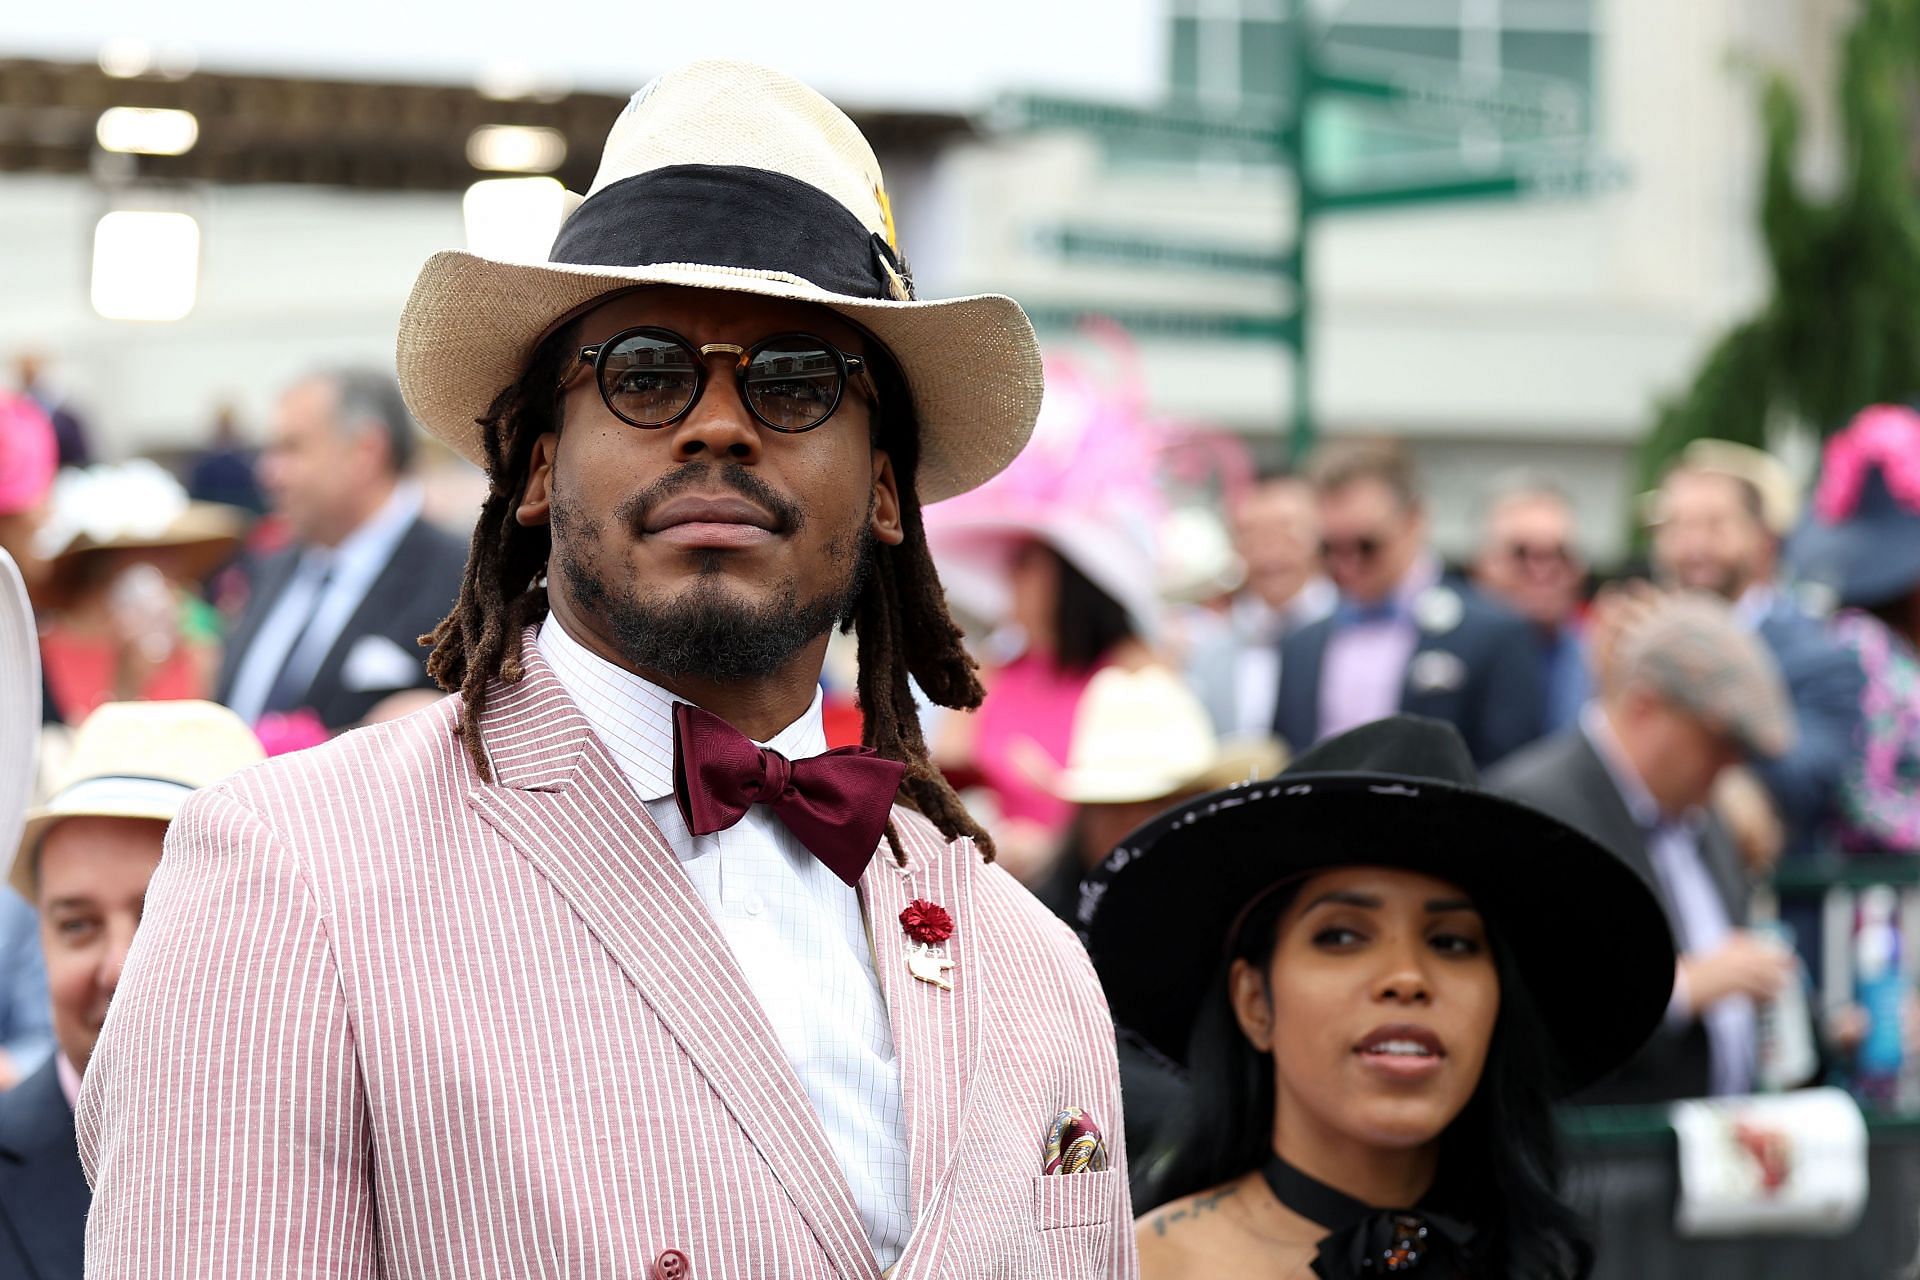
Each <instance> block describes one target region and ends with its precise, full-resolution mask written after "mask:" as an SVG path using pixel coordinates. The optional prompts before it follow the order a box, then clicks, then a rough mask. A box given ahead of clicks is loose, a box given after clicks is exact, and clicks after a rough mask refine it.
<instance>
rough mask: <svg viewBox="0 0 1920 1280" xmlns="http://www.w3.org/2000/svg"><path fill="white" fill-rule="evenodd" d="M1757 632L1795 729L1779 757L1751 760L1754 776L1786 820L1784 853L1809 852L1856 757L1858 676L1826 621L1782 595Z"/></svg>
mask: <svg viewBox="0 0 1920 1280" xmlns="http://www.w3.org/2000/svg"><path fill="white" fill-rule="evenodd" d="M1758 634H1759V636H1760V639H1761V641H1762V642H1763V643H1764V644H1765V645H1766V646H1767V648H1768V649H1769V650H1770V651H1771V652H1772V653H1773V659H1774V661H1775V662H1776V663H1778V664H1779V666H1780V677H1781V679H1782V680H1784V681H1785V682H1786V686H1787V696H1788V697H1789V698H1790V699H1792V701H1793V716H1794V721H1795V724H1796V726H1797V729H1798V732H1797V733H1796V734H1795V735H1794V741H1793V747H1792V748H1791V749H1790V750H1789V751H1788V752H1787V753H1786V754H1785V755H1783V756H1781V757H1780V758H1779V759H1778V760H1767V761H1757V762H1756V763H1755V765H1754V772H1755V773H1757V774H1758V775H1759V777H1760V780H1761V782H1763V783H1765V784H1766V787H1767V790H1768V792H1769V793H1771V794H1772V796H1773V801H1774V804H1775V805H1776V806H1778V808H1779V810H1780V816H1781V817H1782V818H1783V819H1784V820H1785V822H1786V826H1787V853H1788V855H1789V856H1796V855H1800V854H1806V853H1812V852H1816V851H1817V850H1818V847H1819V838H1820V835H1821V833H1822V831H1823V829H1824V828H1825V826H1826V824H1827V823H1828V821H1829V820H1830V819H1831V818H1832V817H1833V815H1834V806H1835V804H1836V803H1837V801H1838V798H1839V794H1840V783H1841V780H1842V778H1843V777H1844V776H1845V774H1846V772H1847V770H1848V768H1849V767H1851V766H1852V764H1853V762H1854V761H1855V760H1856V759H1857V758H1858V753H1859V749H1860V695H1861V692H1862V689H1863V686H1864V684H1865V681H1866V677H1865V676H1864V674H1863V673H1862V672H1861V670H1860V665H1859V663H1857V662H1855V661H1854V659H1853V657H1852V655H1850V654H1849V653H1848V652H1847V651H1846V650H1845V649H1842V648H1841V647H1840V646H1839V645H1837V644H1835V643H1833V641H1832V640H1831V639H1830V638H1829V637H1828V635H1827V628H1826V624H1825V623H1823V622H1822V621H1820V619H1818V618H1815V617H1812V616H1811V615H1809V614H1807V613H1805V612H1803V611H1802V610H1801V609H1800V607H1799V606H1798V605H1796V604H1794V603H1793V601H1791V600H1790V599H1788V598H1787V597H1786V596H1784V595H1782V596H1780V597H1778V598H1776V599H1775V600H1774V602H1773V607H1772V608H1771V609H1769V610H1768V611H1767V613H1766V616H1765V617H1764V618H1762V619H1761V620H1760V626H1759V628H1758Z"/></svg>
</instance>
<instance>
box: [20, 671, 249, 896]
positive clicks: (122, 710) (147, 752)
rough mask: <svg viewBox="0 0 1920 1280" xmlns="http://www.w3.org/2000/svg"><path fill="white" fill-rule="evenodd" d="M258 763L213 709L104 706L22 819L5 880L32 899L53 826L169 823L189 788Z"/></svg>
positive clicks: (238, 731)
mask: <svg viewBox="0 0 1920 1280" xmlns="http://www.w3.org/2000/svg"><path fill="white" fill-rule="evenodd" d="M264 759H266V753H265V752H264V751H262V750H261V749H260V741H259V739H257V738H255V737H254V736H253V731H252V730H251V729H249V728H247V725H246V722H245V721H243V720H242V719H240V717H239V716H236V715H235V714H233V712H231V711H229V710H227V709H226V708H225V707H222V706H219V705H217V704H215V703H212V702H197V701H191V700H183V701H178V702H108V703H104V704H102V705H101V706H100V707H99V708H98V709H97V710H95V711H94V713H93V714H92V715H90V716H88V717H87V718H86V719H85V720H84V721H83V722H81V725H80V728H79V730H78V731H77V732H76V733H75V734H74V737H73V748H72V750H71V751H70V752H69V753H68V756H67V760H66V764H65V767H64V768H62V769H61V771H60V777H59V779H58V781H57V782H56V783H55V785H54V788H53V795H52V796H51V797H50V798H49V799H48V800H47V802H46V803H45V804H42V805H40V806H38V807H37V808H35V809H33V810H31V811H30V812H29V813H28V814H27V823H26V829H25V830H24V831H22V832H21V835H20V839H19V843H18V844H17V846H16V852H15V854H14V858H13V868H12V870H11V872H10V873H9V875H8V881H9V882H10V883H11V884H12V885H13V887H14V888H15V889H17V890H19V892H20V893H21V895H22V896H25V897H28V898H31V897H32V896H33V885H34V877H35V871H36V864H37V861H38V856H39V847H40V842H41V840H43V839H44V838H45V837H46V834H47V831H48V829H49V828H51V827H52V826H53V825H54V824H55V823H57V822H60V821H62V820H64V819H67V818H80V817H100V818H150V819H152V820H154V821H156V822H172V821H173V820H174V818H175V817H177V816H179V813H180V806H181V805H183V804H185V803H186V799H187V797H188V796H189V795H191V794H192V793H193V792H194V791H195V790H197V789H198V788H200V787H205V786H210V785H211V784H213V783H215V782H218V781H220V780H221V779H222V778H224V777H226V776H227V775H228V774H230V773H233V772H235V771H236V770H239V769H244V768H246V767H247V766H248V765H250V764H255V763H258V762H259V761H261V760H264Z"/></svg>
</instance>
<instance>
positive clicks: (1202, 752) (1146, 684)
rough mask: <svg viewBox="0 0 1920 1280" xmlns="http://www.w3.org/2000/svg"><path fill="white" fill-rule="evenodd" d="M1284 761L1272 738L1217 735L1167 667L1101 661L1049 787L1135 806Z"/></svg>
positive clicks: (1079, 800) (1065, 795) (1070, 796)
mask: <svg viewBox="0 0 1920 1280" xmlns="http://www.w3.org/2000/svg"><path fill="white" fill-rule="evenodd" d="M1286 762H1287V758H1286V752H1285V751H1284V750H1283V749H1282V748H1281V746H1280V744H1279V743H1278V742H1276V741H1274V740H1273V739H1271V738H1258V739H1255V738H1235V739H1230V740H1228V741H1225V742H1223V741H1221V740H1220V739H1219V738H1217V737H1216V736H1215V735H1214V732H1213V722H1212V720H1211V719H1210V718H1209V717H1208V715H1207V710H1206V708H1205V707H1204V706H1202V705H1201V703H1200V700H1199V699H1198V698H1196V697H1195V696H1194V695H1193V694H1192V693H1191V692H1190V691H1189V690H1188V689H1187V687H1186V685H1185V684H1184V683H1182V681H1181V680H1180V677H1179V676H1177V675H1175V674H1174V673H1173V672H1172V671H1170V670H1168V669H1167V668H1165V667H1159V666H1149V667H1142V668H1141V669H1140V670H1138V671H1127V670H1124V669H1122V668H1120V667H1105V668H1102V669H1101V670H1100V671H1098V672H1096V673H1095V675H1094V677H1093V679H1092V680H1091V681H1090V682H1089V683H1088V685H1087V690H1086V692H1085V693H1084V694H1082V695H1081V697H1080V706H1079V709H1078V710H1077V711H1076V712H1075V713H1074V718H1073V741H1072V744H1071V745H1070V746H1069V747H1068V749H1067V765H1066V768H1065V769H1062V770H1061V771H1060V773H1059V775H1058V776H1057V777H1056V778H1054V779H1053V780H1052V781H1051V782H1050V783H1049V784H1048V786H1047V789H1048V790H1049V791H1051V792H1052V793H1053V794H1054V795H1055V796H1057V797H1059V798H1060V799H1062V800H1065V801H1067V802H1068V803H1070V804H1080V805H1086V804H1137V803H1140V802H1143V801H1148V800H1160V799H1164V798H1166V797H1168V796H1172V795H1176V794H1178V793H1180V792H1182V791H1188V790H1199V791H1211V790H1213V789H1214V788H1216V787H1227V786H1232V785H1234V784H1235V783H1239V782H1247V781H1251V780H1252V779H1255V778H1264V777H1267V776H1269V775H1271V774H1273V773H1276V772H1278V771H1279V770H1280V768H1281V767H1282V766H1284V765H1285V764H1286Z"/></svg>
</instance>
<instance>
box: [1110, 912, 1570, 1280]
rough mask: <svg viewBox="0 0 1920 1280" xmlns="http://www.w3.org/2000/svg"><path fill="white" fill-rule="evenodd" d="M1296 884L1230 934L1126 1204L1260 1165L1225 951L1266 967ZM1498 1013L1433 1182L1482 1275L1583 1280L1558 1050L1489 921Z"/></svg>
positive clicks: (1263, 1087)
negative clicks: (1177, 1100)
mask: <svg viewBox="0 0 1920 1280" xmlns="http://www.w3.org/2000/svg"><path fill="white" fill-rule="evenodd" d="M1301 883H1303V882H1295V883H1294V884H1292V885H1289V886H1286V887H1283V888H1281V889H1278V890H1275V891H1274V892H1272V893H1270V894H1269V895H1268V896H1267V897H1266V898H1265V899H1262V900H1261V901H1259V902H1257V903H1255V904H1254V905H1253V907H1252V908H1251V909H1250V910H1249V911H1248V912H1247V915H1246V919H1245V920H1244V921H1243V922H1242V923H1241V926H1240V928H1239V930H1238V931H1237V933H1236V934H1235V936H1234V940H1233V943H1232V945H1231V947H1230V948H1229V952H1228V955H1227V957H1226V959H1225V960H1223V961H1222V963H1221V966H1220V971H1219V973H1218V974H1217V975H1216V977H1215V980H1214V982H1213V985H1212V987H1211V989H1210V990H1209V991H1208V993H1207V997H1206V999H1205V1002H1204V1003H1203V1004H1202V1005H1201V1008H1200V1011H1199V1014H1198V1017H1197V1018H1196V1020H1195V1022H1194V1028H1193V1035H1192V1039H1191V1041H1190V1043H1189V1048H1188V1057H1187V1062H1188V1071H1187V1086H1188V1087H1187V1091H1186V1095H1185V1098H1184V1100H1183V1102H1182V1103H1181V1105H1180V1107H1179V1108H1178V1109H1177V1110H1176V1111H1175V1112H1174V1113H1173V1115H1172V1116H1171V1117H1170V1118H1169V1121H1168V1124H1167V1127H1166V1128H1165V1129H1164V1130H1163V1131H1162V1136H1161V1137H1160V1138H1159V1139H1158V1140H1157V1142H1156V1143H1155V1146H1154V1149H1153V1150H1152V1151H1151V1152H1149V1153H1148V1154H1147V1156H1146V1158H1145V1159H1144V1160H1142V1161H1141V1162H1140V1165H1139V1172H1138V1175H1137V1177H1136V1183H1137V1185H1136V1187H1135V1192H1134V1203H1135V1208H1136V1210H1140V1211H1144V1210H1146V1209H1150V1208H1153V1207H1155V1206H1158V1205H1161V1204H1165V1203H1166V1202H1167V1201H1169V1200H1176V1199H1178V1198H1180V1197H1181V1196H1185V1195H1191V1194H1192V1193H1194V1192H1196V1191H1204V1190H1206V1189H1208V1188H1210V1187H1215V1186H1218V1185H1220V1184H1221V1183H1223V1182H1229V1181H1231V1180H1233V1179H1234V1178H1237V1177H1239V1176H1241V1175H1242V1174H1245V1173H1247V1172H1249V1171H1250V1170H1253V1169H1258V1168H1259V1167H1260V1166H1261V1165H1263V1164H1264V1163H1266V1160H1267V1157H1268V1155H1269V1154H1270V1153H1271V1146H1272V1141H1273V1110H1274V1090H1273V1057H1272V1055H1271V1054H1268V1053H1262V1052H1260V1051H1258V1050H1256V1049H1255V1048H1254V1047H1253V1045H1252V1044H1251V1043H1249V1042H1248V1040H1247V1038H1246V1036H1245V1035H1244V1034H1243V1033H1242V1032H1241V1030H1240V1024H1239V1022H1238V1021H1237V1020H1236V1019H1235V1017H1234V1014H1233V1006H1232V1004H1231V1002H1230V1000H1229V997H1228V985H1227V984H1228V974H1229V972H1230V971H1231V969H1232V965H1233V962H1234V961H1235V960H1245V961H1247V962H1248V963H1249V964H1252V965H1255V966H1257V967H1259V968H1260V969H1261V971H1262V972H1263V973H1264V972H1265V969H1266V966H1267V965H1268V963H1269V962H1270V961H1271V960H1272V957H1273V952H1274V949H1275V947H1277V946H1278V945H1279V941H1280V919H1281V917H1282V916H1283V915H1285V914H1286V910H1287V907H1288V906H1289V905H1290V904H1291V903H1292V902H1293V900H1294V897H1295V896H1296V895H1297V894H1298V892H1299V890H1300V887H1301ZM1488 940H1489V943H1490V945H1491V947H1492V951H1493V961H1494V971H1495V973H1496V974H1497V975H1498V977H1499V981H1500V1014H1499V1017H1498V1019H1497V1020H1496V1021H1495V1023H1494V1029H1493V1039H1492V1041H1491V1043H1490V1044H1489V1045H1488V1047H1487V1059H1486V1065H1485V1067H1484V1068H1483V1069H1482V1070H1481V1073H1480V1083H1479V1085H1478V1086H1477V1087H1476V1088H1475V1089H1474V1092H1473V1096H1472V1097H1471V1098H1470V1099H1469V1100H1468V1102H1467V1105H1466V1106H1465V1107H1464V1108H1463V1109H1462V1110H1461V1112H1460V1114H1459V1115H1457V1116H1455V1117H1454V1119H1453V1122H1452V1123H1451V1124H1449V1125H1448V1126H1447V1127H1446V1129H1445V1131H1444V1132H1442V1134H1441V1135H1440V1160H1439V1171H1438V1173H1437V1174H1436V1180H1435V1186H1436V1188H1437V1189H1438V1190H1439V1192H1440V1193H1441V1195H1442V1196H1444V1206H1443V1207H1444V1208H1445V1209H1446V1211H1447V1212H1448V1213H1449V1214H1451V1215H1453V1216H1457V1217H1460V1218H1462V1219H1464V1220H1466V1221H1467V1222H1469V1223H1471V1224H1472V1225H1473V1227H1474V1232H1475V1235H1474V1239H1475V1242H1476V1249H1475V1252H1476V1255H1477V1262H1478V1266H1479V1267H1480V1268H1482V1270H1481V1271H1480V1272H1479V1273H1480V1274H1485V1275H1488V1276H1499V1277H1509V1276H1511V1277H1525V1278H1526V1280H1585V1277H1587V1276H1588V1275H1589V1274H1591V1272H1592V1270H1593V1257H1594V1249H1593V1241H1592V1237H1591V1233H1590V1232H1589V1230H1588V1228H1587V1226H1586V1224H1585V1223H1584V1222H1583V1221H1582V1220H1581V1218H1580V1216H1579V1215H1578V1214H1577V1213H1575V1212H1574V1210H1573V1209H1572V1208H1571V1207H1570V1206H1569V1205H1568V1204H1567V1203H1566V1202H1565V1201H1564V1200H1562V1199H1561V1198H1560V1195H1559V1192H1558V1190H1557V1187H1558V1185H1559V1182H1560V1174H1561V1164H1560V1152H1559V1141H1558V1134H1557V1131H1556V1130H1555V1128H1554V1121H1553V1108H1552V1102H1553V1097H1554V1081H1555V1079H1556V1077H1557V1075H1558V1066H1557V1060H1556V1058H1555V1055H1554V1053H1553V1050H1552V1047H1551V1045H1550V1044H1549V1043H1548V1041H1547V1039H1546V1034H1545V1032H1544V1031H1543V1030H1542V1029H1541V1028H1542V1023H1541V1019H1540V1017H1539V1015H1538V1013H1537V1012H1536V1007H1535V1005H1534V1001H1533V999H1532V996H1531V993H1530V992H1529V991H1528V990H1527V986H1526V983H1525V982H1524V981H1523V980H1522V978H1521V976H1520V971H1519V967H1518V965H1517V964H1516V962H1515V960H1514V958H1513V955H1512V954H1511V953H1510V952H1509V951H1507V949H1506V947H1505V945H1504V944H1503V943H1502V942H1501V939H1500V936H1499V933H1498V931H1497V930H1494V929H1489V930H1488Z"/></svg>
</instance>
